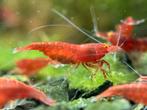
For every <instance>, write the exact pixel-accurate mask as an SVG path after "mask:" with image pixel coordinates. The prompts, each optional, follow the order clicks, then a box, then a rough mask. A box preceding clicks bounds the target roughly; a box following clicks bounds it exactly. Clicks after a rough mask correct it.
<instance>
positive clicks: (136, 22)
mask: <svg viewBox="0 0 147 110" xmlns="http://www.w3.org/2000/svg"><path fill="white" fill-rule="evenodd" d="M145 21H146V19H140V20H137V21H135V23H126V22H125V21H124V20H120V22H121V23H124V24H127V25H139V24H142V23H144V22H145Z"/></svg>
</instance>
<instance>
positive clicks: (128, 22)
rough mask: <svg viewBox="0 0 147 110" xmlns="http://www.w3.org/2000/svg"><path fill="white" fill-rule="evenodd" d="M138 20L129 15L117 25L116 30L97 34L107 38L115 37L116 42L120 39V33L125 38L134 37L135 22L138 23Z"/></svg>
mask: <svg viewBox="0 0 147 110" xmlns="http://www.w3.org/2000/svg"><path fill="white" fill-rule="evenodd" d="M136 22H137V21H135V20H134V19H133V18H132V17H127V18H126V19H125V20H124V21H123V22H122V23H121V24H119V25H118V26H116V32H108V33H101V32H98V33H96V35H97V36H100V37H103V38H105V39H109V37H113V38H114V39H115V40H116V42H117V39H118V34H119V33H121V34H120V37H124V38H126V39H127V38H130V37H132V33H133V30H134V24H136Z"/></svg>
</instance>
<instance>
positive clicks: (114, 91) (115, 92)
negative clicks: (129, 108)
mask: <svg viewBox="0 0 147 110" xmlns="http://www.w3.org/2000/svg"><path fill="white" fill-rule="evenodd" d="M146 94H147V83H144V82H139V83H131V84H124V85H117V86H112V87H110V88H108V89H107V90H106V91H104V92H103V93H101V94H100V95H98V96H96V99H97V100H98V99H99V98H103V97H112V96H122V97H124V98H126V99H129V100H132V101H134V102H135V103H142V104H144V105H147V95H146Z"/></svg>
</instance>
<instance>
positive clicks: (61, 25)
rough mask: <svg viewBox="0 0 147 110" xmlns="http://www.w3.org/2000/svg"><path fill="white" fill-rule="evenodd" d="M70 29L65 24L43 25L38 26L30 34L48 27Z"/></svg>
mask: <svg viewBox="0 0 147 110" xmlns="http://www.w3.org/2000/svg"><path fill="white" fill-rule="evenodd" d="M57 26H58V27H59V26H60V27H70V26H68V25H64V24H48V25H41V26H38V27H36V28H33V29H32V30H31V31H29V32H28V34H31V33H32V32H34V31H37V30H39V29H43V28H46V27H57Z"/></svg>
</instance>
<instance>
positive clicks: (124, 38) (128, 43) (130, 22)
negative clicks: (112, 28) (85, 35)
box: [97, 17, 147, 52]
mask: <svg viewBox="0 0 147 110" xmlns="http://www.w3.org/2000/svg"><path fill="white" fill-rule="evenodd" d="M138 23H139V21H135V20H134V19H133V18H131V17H128V18H127V19H126V20H125V21H124V22H122V24H120V25H118V26H117V29H116V32H108V33H97V36H100V37H103V38H105V39H106V40H108V41H110V42H111V43H112V44H113V45H117V43H118V37H119V34H120V39H119V43H118V45H121V44H123V45H122V49H124V50H125V51H126V52H132V51H139V52H145V51H147V39H135V38H133V35H132V34H133V29H134V24H138ZM136 44H137V45H136Z"/></svg>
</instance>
